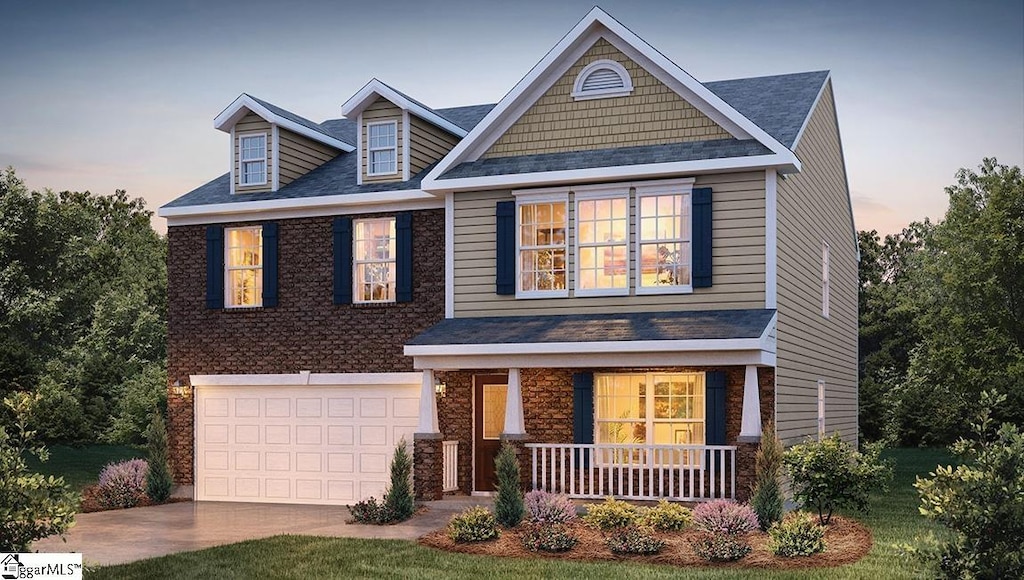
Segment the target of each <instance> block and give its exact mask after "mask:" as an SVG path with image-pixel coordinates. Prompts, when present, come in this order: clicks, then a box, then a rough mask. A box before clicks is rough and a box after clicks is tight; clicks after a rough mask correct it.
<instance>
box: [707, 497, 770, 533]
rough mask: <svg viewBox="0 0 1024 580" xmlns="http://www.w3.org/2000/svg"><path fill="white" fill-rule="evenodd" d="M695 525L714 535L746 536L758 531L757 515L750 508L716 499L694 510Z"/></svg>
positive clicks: (727, 500)
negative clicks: (748, 533)
mask: <svg viewBox="0 0 1024 580" xmlns="http://www.w3.org/2000/svg"><path fill="white" fill-rule="evenodd" d="M693 525H694V527H696V528H697V529H698V530H701V531H704V532H711V533H713V534H726V535H730V536H733V535H736V534H745V533H747V532H752V531H754V530H756V529H758V522H757V514H755V513H754V510H752V509H750V506H748V505H746V504H742V503H736V502H734V501H732V500H730V499H716V500H714V501H709V502H707V503H702V504H700V505H698V506H697V507H696V508H694V510H693Z"/></svg>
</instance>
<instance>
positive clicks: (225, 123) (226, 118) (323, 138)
mask: <svg viewBox="0 0 1024 580" xmlns="http://www.w3.org/2000/svg"><path fill="white" fill-rule="evenodd" d="M246 109H248V110H249V111H252V112H253V113H256V114H257V115H259V116H260V117H262V118H263V119H264V120H265V121H267V122H268V123H271V124H275V125H278V126H280V127H284V128H285V129H288V130H289V131H291V132H293V133H298V134H299V135H302V136H303V137H308V138H310V139H312V140H314V141H317V142H319V143H323V144H324V145H329V146H331V147H334V148H335V149H340V150H341V151H344V152H345V153H349V152H352V151H355V150H356V148H355V147H354V146H352V145H350V144H348V143H346V142H344V141H342V140H340V139H335V138H334V137H330V136H328V135H324V134H323V133H320V132H318V131H314V130H312V129H310V128H309V127H306V126H305V125H300V124H298V123H296V122H294V121H292V120H291V119H286V118H284V117H280V116H278V115H275V114H274V113H272V112H270V110H269V109H267V108H266V107H264V106H263V105H261V104H259V103H257V102H256V101H255V100H253V99H252V97H250V96H249V95H247V94H245V93H243V94H241V95H239V97H238V98H237V99H235V100H234V102H232V103H231V104H230V105H228V107H227V108H226V109H224V110H223V111H222V112H221V113H220V114H219V115H217V116H216V117H215V118H214V119H213V126H214V128H215V129H219V130H221V131H225V132H227V131H230V130H231V127H233V126H234V125H235V123H237V122H238V121H239V120H240V119H241V118H242V117H244V116H245V112H244V111H245V110H246Z"/></svg>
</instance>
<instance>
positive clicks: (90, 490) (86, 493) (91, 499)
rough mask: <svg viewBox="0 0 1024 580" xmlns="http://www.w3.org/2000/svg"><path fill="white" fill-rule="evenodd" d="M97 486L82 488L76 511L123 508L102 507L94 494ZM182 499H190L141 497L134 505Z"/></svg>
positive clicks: (183, 499)
mask: <svg viewBox="0 0 1024 580" xmlns="http://www.w3.org/2000/svg"><path fill="white" fill-rule="evenodd" d="M98 489H99V486H96V485H90V486H89V487H87V488H85V489H83V490H82V503H81V504H79V506H78V513H82V514H87V513H92V512H105V511H110V510H119V509H125V508H117V507H103V506H102V505H100V502H99V501H98V500H97V499H96V494H97V491H98ZM183 501H192V500H191V499H189V498H187V497H172V498H170V499H168V500H167V501H165V502H156V501H153V500H151V499H149V498H148V497H143V498H142V501H140V502H139V504H138V505H136V506H134V507H142V506H150V505H161V504H162V503H179V502H183Z"/></svg>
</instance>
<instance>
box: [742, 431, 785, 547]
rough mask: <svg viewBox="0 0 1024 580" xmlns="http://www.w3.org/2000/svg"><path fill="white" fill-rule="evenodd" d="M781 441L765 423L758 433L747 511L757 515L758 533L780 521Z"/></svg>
mask: <svg viewBox="0 0 1024 580" xmlns="http://www.w3.org/2000/svg"><path fill="white" fill-rule="evenodd" d="M782 453H783V449H782V441H779V437H778V435H776V433H775V425H774V424H771V423H769V424H768V425H767V426H765V429H764V431H763V432H762V433H761V444H760V445H759V446H758V447H757V455H756V456H755V468H754V486H753V489H752V490H751V493H750V507H751V509H753V510H754V513H756V514H757V521H758V523H759V524H760V525H761V529H762V530H767V529H768V528H770V527H772V524H774V523H776V522H780V521H782V508H783V498H782V486H781V485H780V484H779V478H780V477H781V475H782Z"/></svg>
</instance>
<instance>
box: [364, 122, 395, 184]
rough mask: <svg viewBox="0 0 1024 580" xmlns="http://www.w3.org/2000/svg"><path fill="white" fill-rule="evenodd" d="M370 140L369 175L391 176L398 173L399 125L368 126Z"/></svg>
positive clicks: (370, 124) (389, 123)
mask: <svg viewBox="0 0 1024 580" xmlns="http://www.w3.org/2000/svg"><path fill="white" fill-rule="evenodd" d="M366 133H367V140H368V143H367V145H368V150H369V154H368V163H369V170H368V171H367V172H366V174H367V175H390V174H392V173H398V137H397V134H398V123H396V122H395V121H388V122H385V123H369V124H368V125H367V126H366Z"/></svg>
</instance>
